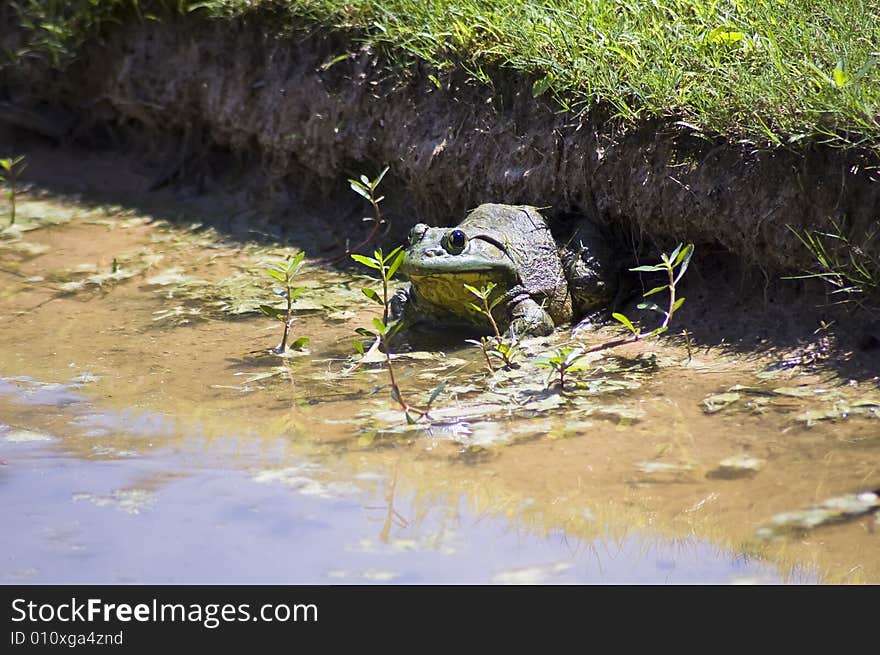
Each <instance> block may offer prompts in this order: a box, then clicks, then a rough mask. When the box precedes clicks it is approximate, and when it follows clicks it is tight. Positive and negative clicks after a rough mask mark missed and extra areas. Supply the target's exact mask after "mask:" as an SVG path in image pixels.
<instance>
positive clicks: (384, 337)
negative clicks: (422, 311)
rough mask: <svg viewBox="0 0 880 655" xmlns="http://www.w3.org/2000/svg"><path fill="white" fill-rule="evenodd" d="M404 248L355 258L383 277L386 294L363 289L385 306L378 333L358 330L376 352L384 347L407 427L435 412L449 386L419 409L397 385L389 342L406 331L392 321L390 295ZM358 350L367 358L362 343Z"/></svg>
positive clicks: (436, 391) (377, 322)
mask: <svg viewBox="0 0 880 655" xmlns="http://www.w3.org/2000/svg"><path fill="white" fill-rule="evenodd" d="M403 257H404V252H403V247H402V246H398V247H397V248H395V249H394V250H392V251H391V252H389V253H388V254H387V255H386V254H385V253H384V252H382V249H381V248H378V249H377V250H375V251H373V256H372V257H369V256H367V255H358V254H353V255H351V258H352V259H353V260H355V261H356V262H358V263H359V264H363V265H364V266H366V267H367V268H372V269H373V270H375V271H378V272H379V277H380V279H381V280H382V294H381V295H379V293H378V292H377V291H376V290H375V289H373V288H371V287H364V288H363V289H361V291H362V292H363V294H364V295H365V296H366V297H367V298H369V299H370V300H372V301H373V302H374V303H376V304H378V305H381V306H382V317H381V318H379V317H378V316H377V317H376V318H374V319H373V328H374V330H368V329H366V328H358V329H357V330H356V332H357V333H358V334H359V335H360V336H362V337H365V338H367V339H373V340H374V341H373V346H372V347H371V350H372V349H373V348H380V347H383V346H384V348H383V349H384V351H385V368H386V369H387V370H388V377H389V378H390V379H391V398H393V399H394V401H395V402H396V403H397V404H398V405H400V407H401V409H402V410H403V413H404V415H405V416H406V422H407V423H415V422H416V421H417V420H419V419H420V418H423V417H426V416H427V415H428V412H429V411H430V409H431V404H432V403H433V402H434V401H435V400H436V399H437V396H439V395H440V393H441V392H442V391H443V388H444V387H445V386H446V382H445V381H444V382H441V383H440V384H439V385H437V387H436V388H435V389H434V390H433V391H432V392H431V395H430V397H429V399H428V402H427V404H426V406H425V407H424V408H421V409H420V408H418V407H414V406H412V405H410V404H409V403H408V402H406V400H404V398H403V394H402V393H401V391H400V386H399V385H398V384H397V378H396V376H395V374H394V365H393V364H392V362H391V348H390V347H389V345H388V344H389V341H390V340H391V338H392V337H393V336H394V335H395V334H396V333H397V332H398V331H399V330H400V328H401V327H403V322H402V321H401V320H400V319H391V305H390V303H391V297H390V294H389V283H390V282H391V278H392V277H394V274H395V273H396V272H397V269H398V268H400V265H401V264H402V263H403ZM354 346H355V348H356V349H357V351H358V352H359V353H360V354H361V355H364V344H363V342H362V341H361V340H360V339H356V340H355V342H354Z"/></svg>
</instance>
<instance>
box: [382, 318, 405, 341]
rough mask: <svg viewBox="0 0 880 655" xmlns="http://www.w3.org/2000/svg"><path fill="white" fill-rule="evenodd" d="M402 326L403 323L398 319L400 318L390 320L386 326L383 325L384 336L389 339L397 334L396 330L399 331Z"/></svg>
mask: <svg viewBox="0 0 880 655" xmlns="http://www.w3.org/2000/svg"><path fill="white" fill-rule="evenodd" d="M403 326H404V323H403V321H402V320H400V319H398V320H396V321H392V322H391V323H389V324H388V325H387V326H385V328H386V332H385V337H386V338H387V339H390V338H391V337H393V336H394V335H395V334H397V333H398V332H400V329H401V328H402V327H403Z"/></svg>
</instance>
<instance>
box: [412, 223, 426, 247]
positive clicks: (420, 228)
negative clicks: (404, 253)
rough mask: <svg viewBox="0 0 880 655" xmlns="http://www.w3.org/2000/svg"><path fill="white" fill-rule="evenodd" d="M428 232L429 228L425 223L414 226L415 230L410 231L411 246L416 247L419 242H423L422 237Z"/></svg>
mask: <svg viewBox="0 0 880 655" xmlns="http://www.w3.org/2000/svg"><path fill="white" fill-rule="evenodd" d="M427 231H428V226H427V225H425V224H424V223H418V224H416V225H414V226H413V229H411V230H410V231H409V245H411V246H414V245H416V244H417V243H418V242H419V241H421V240H422V237H424V236H425V232H427Z"/></svg>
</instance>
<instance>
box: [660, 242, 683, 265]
mask: <svg viewBox="0 0 880 655" xmlns="http://www.w3.org/2000/svg"><path fill="white" fill-rule="evenodd" d="M681 246H682V244H678V245H677V246H676V247H675V250H673V251H672V252H671V253H670V254H669V259H666V258H665V257H664V258H663V259H664V261H670V262H671V261H675V258H676V257H678V254H679V253H680V252H681Z"/></svg>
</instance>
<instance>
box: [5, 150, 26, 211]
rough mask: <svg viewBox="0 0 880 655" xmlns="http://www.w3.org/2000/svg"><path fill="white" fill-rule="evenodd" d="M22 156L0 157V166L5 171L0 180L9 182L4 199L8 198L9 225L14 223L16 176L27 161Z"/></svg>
mask: <svg viewBox="0 0 880 655" xmlns="http://www.w3.org/2000/svg"><path fill="white" fill-rule="evenodd" d="M24 157H25V156H24V155H19V156H18V157H7V158H5V159H0V168H2V169H3V170H4V171H5V173H6V174H5V175H0V181H5V182H8V184H9V191H7V192H6V199H7V200H9V207H10V208H9V214H10V220H9V224H10V225H15V200H16V195H17V194H18V190H17V188H16V184H17V182H18V176H19V175H21V173H22V171H23V170H24V169H25V168H27V163H26V162H25V161H24Z"/></svg>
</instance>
